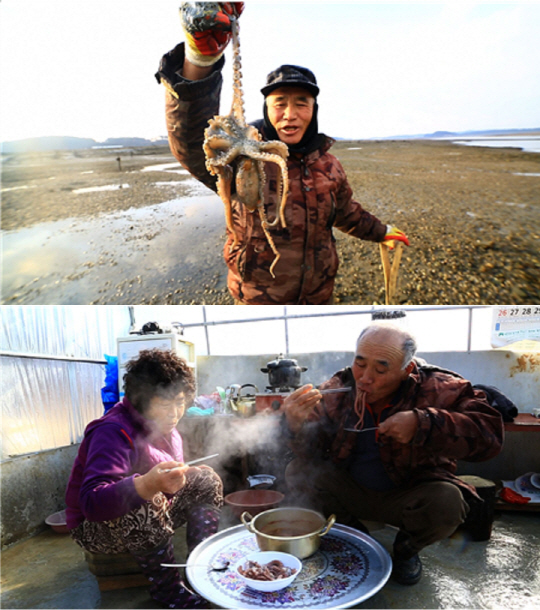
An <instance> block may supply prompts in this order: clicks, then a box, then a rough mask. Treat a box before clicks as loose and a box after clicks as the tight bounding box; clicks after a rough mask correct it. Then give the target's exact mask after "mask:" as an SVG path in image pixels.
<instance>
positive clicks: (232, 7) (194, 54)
mask: <svg viewBox="0 0 540 610" xmlns="http://www.w3.org/2000/svg"><path fill="white" fill-rule="evenodd" d="M243 10H244V3H243V2H184V3H182V5H181V6H180V19H181V22H182V28H183V30H184V34H185V37H186V59H187V60H188V61H189V62H191V63H192V64H195V65H196V66H201V67H206V66H211V65H212V64H215V63H216V62H217V61H218V60H219V58H220V57H221V56H222V55H223V51H224V50H225V47H226V46H227V45H228V44H229V41H230V40H231V38H232V32H231V30H232V25H231V19H233V18H234V19H235V18H238V17H240V14H241V13H242V11H243Z"/></svg>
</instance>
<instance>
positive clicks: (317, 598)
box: [186, 524, 392, 609]
mask: <svg viewBox="0 0 540 610" xmlns="http://www.w3.org/2000/svg"><path fill="white" fill-rule="evenodd" d="M258 550H259V548H258V546H257V541H256V538H255V536H254V534H251V533H249V532H248V531H247V530H246V528H245V527H244V526H243V525H237V526H235V527H231V528H229V529H226V530H223V531H221V532H218V533H217V534H214V535H213V536H211V537H210V538H207V539H206V540H204V541H203V542H201V544H199V545H198V546H197V547H196V548H195V549H194V550H193V552H192V553H191V554H190V556H189V559H188V566H187V568H186V574H187V577H188V580H189V582H190V583H191V586H192V587H193V588H194V589H195V590H196V591H197V593H199V594H200V595H202V596H203V597H204V598H206V599H207V600H209V601H210V602H212V603H213V604H215V605H217V606H221V607H222V608H246V609H248V608H349V607H351V606H354V605H356V604H359V603H361V602H363V601H364V600H366V599H368V598H370V597H372V596H373V595H375V593H377V591H379V590H380V589H381V588H382V587H383V586H384V584H385V583H386V581H387V580H388V578H389V577H390V573H391V571H392V560H391V558H390V555H389V554H388V552H387V551H386V549H385V548H384V547H382V546H381V545H380V544H379V543H378V542H377V541H376V540H374V539H373V538H371V537H370V536H368V535H367V534H364V533H362V532H359V531H358V530H355V529H353V528H352V527H347V526H345V525H341V524H335V525H334V526H333V527H332V529H331V530H330V531H329V533H328V534H327V535H326V536H324V537H323V538H321V546H320V548H319V550H318V551H317V552H316V553H314V554H313V555H311V557H307V558H306V559H303V560H302V564H303V565H302V570H301V572H300V574H299V575H298V576H297V578H296V579H295V580H294V582H293V583H292V585H290V586H289V587H287V588H286V589H281V590H280V591H275V592H273V593H261V592H259V591H254V590H252V589H250V588H249V587H246V586H245V585H244V584H243V582H242V581H241V579H240V577H239V576H238V575H237V574H235V572H234V571H233V570H232V569H231V568H229V569H227V570H226V571H224V572H216V571H214V572H212V571H209V570H208V569H207V568H206V567H204V566H207V565H210V564H211V563H212V562H214V561H216V560H224V561H230V562H231V566H233V565H234V564H235V563H237V562H238V561H239V560H240V559H242V557H245V556H246V555H248V554H249V553H251V552H253V551H258ZM201 565H202V567H200V566H201Z"/></svg>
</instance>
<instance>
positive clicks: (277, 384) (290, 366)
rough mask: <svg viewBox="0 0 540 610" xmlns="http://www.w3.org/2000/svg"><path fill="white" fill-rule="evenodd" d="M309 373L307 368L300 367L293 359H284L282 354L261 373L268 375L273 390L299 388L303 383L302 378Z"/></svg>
mask: <svg viewBox="0 0 540 610" xmlns="http://www.w3.org/2000/svg"><path fill="white" fill-rule="evenodd" d="M305 371H307V367H305V366H298V362H297V361H296V360H293V359H292V358H284V357H283V354H280V355H279V356H278V357H277V358H276V359H275V360H272V361H270V362H269V363H268V364H267V365H266V368H264V369H261V372H263V373H268V381H269V383H270V386H271V387H272V388H299V387H300V386H301V385H302V383H301V381H300V376H301V374H302V373H304V372H305Z"/></svg>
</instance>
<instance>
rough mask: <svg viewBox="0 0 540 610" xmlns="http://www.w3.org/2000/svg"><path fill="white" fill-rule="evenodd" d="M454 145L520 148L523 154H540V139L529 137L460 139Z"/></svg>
mask: <svg viewBox="0 0 540 610" xmlns="http://www.w3.org/2000/svg"><path fill="white" fill-rule="evenodd" d="M452 141H453V143H454V144H464V145H465V146H487V147H489V148H521V150H523V151H524V152H536V153H540V138H538V137H537V136H534V137H532V136H529V137H523V138H510V137H491V138H490V137H485V138H460V139H456V140H452Z"/></svg>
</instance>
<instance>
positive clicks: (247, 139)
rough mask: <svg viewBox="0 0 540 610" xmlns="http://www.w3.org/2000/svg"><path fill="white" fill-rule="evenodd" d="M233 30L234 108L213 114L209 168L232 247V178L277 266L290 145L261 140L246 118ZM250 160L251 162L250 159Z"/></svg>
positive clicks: (207, 143)
mask: <svg viewBox="0 0 540 610" xmlns="http://www.w3.org/2000/svg"><path fill="white" fill-rule="evenodd" d="M232 34H233V101H232V108H231V111H230V113H229V114H228V115H226V116H220V115H217V116H214V117H213V118H212V119H210V120H209V121H208V127H207V129H206V130H205V132H204V143H203V150H204V154H205V157H206V169H207V170H208V172H210V174H212V175H213V176H217V192H218V195H219V197H220V198H221V199H222V201H223V203H224V204H225V220H226V223H227V228H228V230H229V231H230V233H231V234H232V235H233V240H234V241H233V244H232V246H231V249H232V248H234V247H235V246H237V245H238V243H239V239H238V236H237V234H236V231H235V230H234V226H233V214H232V204H231V192H232V181H233V179H234V180H235V181H236V193H237V194H241V195H240V197H239V198H238V201H239V202H240V203H243V204H244V205H245V206H246V207H247V208H248V209H249V210H250V211H255V208H257V210H258V211H259V216H260V219H261V225H262V228H263V231H264V234H265V236H266V239H267V240H268V243H269V244H270V247H271V248H272V251H273V252H274V254H275V255H276V258H275V259H274V261H273V262H272V265H271V266H270V274H271V275H272V277H275V275H274V267H275V266H276V263H277V262H278V260H279V258H280V254H279V252H278V250H277V248H276V246H275V243H274V240H273V238H272V235H271V234H270V232H269V230H268V229H269V228H270V227H274V226H276V225H277V223H278V222H281V224H282V226H283V227H286V226H287V225H286V222H285V214H284V210H285V205H286V203H287V197H288V194H289V179H288V169H287V162H286V159H287V157H288V155H289V149H288V148H287V145H286V144H285V143H283V142H281V141H278V140H276V141H266V142H263V141H262V136H261V134H260V133H259V132H258V131H257V129H256V128H255V127H253V126H251V125H248V124H247V123H246V118H245V111H244V94H243V89H242V70H241V68H242V62H241V59H240V40H239V25H238V20H237V19H232ZM250 159H251V161H252V163H249V162H247V161H248V160H250ZM267 162H268V163H276V164H277V165H278V167H279V185H278V191H277V192H278V201H279V203H278V204H277V210H276V216H275V218H274V220H273V221H272V222H269V221H268V218H267V217H266V213H265V210H264V188H265V184H266V173H265V168H264V164H265V163H267Z"/></svg>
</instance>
